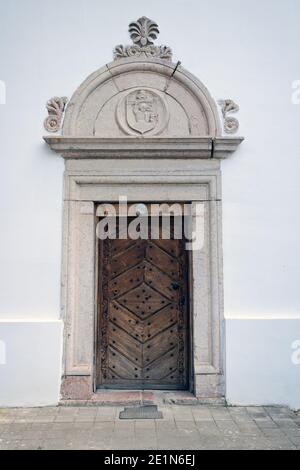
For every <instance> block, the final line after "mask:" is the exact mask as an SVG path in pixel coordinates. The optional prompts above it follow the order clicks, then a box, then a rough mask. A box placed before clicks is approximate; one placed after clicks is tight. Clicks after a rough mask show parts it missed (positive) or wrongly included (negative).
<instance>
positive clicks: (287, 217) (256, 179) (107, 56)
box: [0, 0, 300, 404]
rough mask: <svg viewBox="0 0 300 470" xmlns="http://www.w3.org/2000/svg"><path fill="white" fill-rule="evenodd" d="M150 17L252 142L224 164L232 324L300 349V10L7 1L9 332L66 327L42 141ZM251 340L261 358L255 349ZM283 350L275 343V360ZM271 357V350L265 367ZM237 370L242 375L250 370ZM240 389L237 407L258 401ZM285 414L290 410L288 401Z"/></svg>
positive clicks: (3, 261) (54, 175)
mask: <svg viewBox="0 0 300 470" xmlns="http://www.w3.org/2000/svg"><path fill="white" fill-rule="evenodd" d="M141 15H147V16H149V17H152V18H154V19H155V20H156V21H157V22H158V23H159V25H160V29H161V35H160V38H159V43H166V44H169V45H170V46H172V48H173V49H174V60H181V61H182V63H183V66H184V67H185V68H187V69H188V70H190V71H191V72H192V73H194V74H195V75H197V76H198V77H199V78H200V79H201V80H202V81H203V82H204V83H205V84H206V85H207V86H208V88H209V89H210V91H211V93H212V94H213V95H214V97H215V98H216V99H218V98H227V97H228V98H233V99H234V100H235V101H237V102H238V103H239V105H240V107H241V111H240V113H239V119H240V122H241V134H243V135H245V136H246V141H245V142H244V144H243V145H242V146H241V148H240V149H239V151H238V152H237V154H236V155H235V156H233V157H232V158H231V159H230V160H227V161H225V162H224V163H223V197H224V211H223V215H224V219H223V237H224V282H225V314H226V315H227V316H228V317H230V318H231V317H234V318H240V319H243V318H247V319H251V318H253V321H255V318H261V317H263V318H266V320H265V321H266V324H267V325H270V327H269V328H270V331H272V329H273V328H276V327H275V326H274V324H273V323H274V320H273V317H274V315H275V316H279V317H280V318H282V322H283V323H284V324H285V325H286V328H288V329H289V328H290V329H291V330H289V331H291V336H294V337H295V339H297V338H298V337H300V327H299V320H298V321H295V323H293V325H292V324H291V323H290V322H289V321H288V320H286V322H285V320H284V319H285V318H288V317H290V316H295V315H299V313H300V308H299V303H300V302H299V293H298V292H299V288H298V282H299V281H298V280H299V271H300V269H299V259H300V253H299V251H300V249H299V242H298V240H299V234H300V222H299V216H298V213H299V209H298V201H299V192H300V191H299V182H298V178H299V177H298V175H299V170H300V158H299V157H300V155H299V153H300V145H299V139H298V135H299V122H300V105H295V104H292V101H291V95H292V82H293V81H294V80H297V79H298V80H300V63H299V60H298V57H299V51H298V44H299V20H300V2H299V1H298V0H251V1H242V0H227V1H226V2H224V1H223V0H209V1H208V0H202V1H199V0H165V1H164V2H161V1H159V0H152V1H151V2H148V3H147V4H141V2H139V1H138V0H130V1H128V2H125V3H124V1H122V0H111V1H110V2H106V1H104V0H103V1H101V0H52V2H41V1H40V0H26V2H25V1H24V0H11V1H10V2H7V1H5V0H0V63H1V69H0V80H1V81H2V82H1V87H0V89H1V90H2V89H3V82H4V84H5V86H6V104H5V105H4V104H0V137H1V138H0V151H1V152H0V154H1V176H2V178H1V185H0V208H1V231H0V240H1V244H0V285H1V296H0V318H1V319H2V321H3V322H4V323H5V321H9V322H10V321H12V320H13V321H15V322H17V321H18V320H19V321H20V322H23V321H26V322H28V321H29V322H31V323H30V325H32V332H31V333H28V334H29V335H32V334H33V331H34V328H35V327H34V324H35V322H36V321H44V322H45V325H46V324H48V323H47V322H52V321H55V320H58V319H59V295H60V292H59V289H60V288H59V286H60V257H61V199H62V198H61V196H62V173H63V162H62V160H61V159H60V158H59V157H58V156H56V155H55V154H53V153H51V152H50V151H49V150H48V149H47V148H46V145H45V144H43V143H42V140H41V135H42V134H43V133H44V132H45V131H44V130H43V126H42V123H43V119H44V118H45V116H46V112H45V102H46V100H47V99H48V98H49V97H51V96H53V95H60V96H64V95H66V96H69V97H70V96H71V94H72V93H73V91H74V90H75V89H76V88H77V86H78V85H79V84H80V83H81V82H82V81H83V80H84V79H85V78H86V76H87V75H88V74H90V73H91V72H92V71H94V70H96V69H97V68H99V67H100V66H102V65H103V64H105V63H106V62H108V61H110V60H111V58H112V48H113V46H114V45H116V44H120V43H127V42H128V34H127V25H128V23H129V21H131V20H132V19H136V18H137V17H139V16H141ZM2 101H3V100H2V99H1V97H0V103H1V102H2ZM16 324H17V323H16ZM255 324H256V323H255ZM235 325H237V326H236V328H237V329H238V330H237V332H236V333H235V334H231V335H230V334H229V333H228V337H227V343H228V342H229V341H230V342H231V343H230V346H229V347H232V348H235V347H236V348H237V349H239V345H240V339H239V338H240V336H242V333H243V328H244V323H243V322H242V321H236V323H235ZM253 325H254V323H253ZM49 328H50V327H49ZM253 328H254V331H259V329H258V328H256V327H254V326H253ZM239 329H240V334H239ZM14 331H15V333H13V328H12V329H11V335H15V339H14V340H13V341H14V344H15V345H17V344H18V341H17V339H18V331H17V327H16V329H15V330H14ZM50 335H51V332H50V329H49V334H48V337H49V338H50ZM57 335H58V338H57V341H59V335H60V333H57ZM257 335H258V333H257ZM46 337H47V334H46ZM0 340H1V338H0ZM244 340H245V342H246V344H248V346H249V347H250V346H251V348H253V349H254V345H255V341H256V339H255V337H254V338H249V336H245V337H244ZM250 340H251V341H250ZM257 341H259V335H258V336H257ZM274 344H275V343H274ZM277 346H278V347H277ZM16 347H17V346H16ZM285 348H288V349H289V346H287V345H286V342H285V340H284V339H283V338H282V339H280V338H278V343H276V348H275V349H276V351H277V350H278V351H283V350H284V351H285V354H287V349H285ZM268 351H269V350H268V345H267V344H266V345H265V350H264V349H263V348H262V355H267V354H268ZM227 353H228V356H227V367H228V370H230V367H231V365H233V361H234V357H233V356H232V355H231V354H230V351H227ZM16 354H22V352H21V351H19V352H18V350H16ZM45 354H46V353H45ZM260 357H261V356H260ZM47 360H48V361H49V360H50V356H48V358H47ZM234 364H235V367H236V372H237V375H239V374H238V370H239V368H241V367H242V361H240V362H237V361H236V360H235V362H234ZM280 364H281V366H280V367H283V370H282V374H286V373H288V374H290V372H286V371H285V369H284V365H283V363H282V362H280ZM35 367H36V369H35V372H34V370H33V369H32V373H35V374H36V376H37V374H38V371H39V367H40V366H38V365H37V364H36V366H35ZM273 370H274V369H273ZM274 373H275V372H274ZM298 374H299V372H298ZM57 375H59V369H58V368H57ZM274 377H275V376H274ZM228 380H229V379H228ZM232 383H234V384H236V385H235V387H236V391H237V392H236V394H232V395H231V396H234V397H235V400H236V401H237V402H239V401H243V400H245V399H246V397H248V398H247V399H249V400H250V401H251V396H250V397H249V395H245V394H244V392H243V389H241V388H240V387H238V384H237V383H236V381H233V382H232ZM12 388H13V382H11V389H12ZM254 388H255V387H254V386H253V390H254ZM251 389H252V388H251V384H250V383H249V390H250V393H251ZM231 390H232V387H231ZM266 390H267V391H268V397H269V399H268V401H269V402H271V401H274V400H276V399H277V397H278V394H277V392H276V390H275V389H274V387H271V388H270V387H269V388H266ZM253 393H254V392H253ZM255 396H256V395H255ZM261 396H263V395H261ZM253 397H254V395H253ZM286 402H287V403H291V404H292V403H293V398H292V394H290V392H288V393H287V398H286Z"/></svg>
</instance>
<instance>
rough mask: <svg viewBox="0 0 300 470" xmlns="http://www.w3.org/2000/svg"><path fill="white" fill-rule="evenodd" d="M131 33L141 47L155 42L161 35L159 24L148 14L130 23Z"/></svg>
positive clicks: (134, 40)
mask: <svg viewBox="0 0 300 470" xmlns="http://www.w3.org/2000/svg"><path fill="white" fill-rule="evenodd" d="M129 34H130V37H131V39H132V42H133V43H134V44H138V45H139V46H141V47H145V46H148V45H149V44H153V41H155V39H157V36H158V35H159V29H158V24H156V23H155V22H154V21H152V20H150V19H149V18H147V17H146V16H142V18H139V19H138V20H137V21H134V22H133V23H130V25H129Z"/></svg>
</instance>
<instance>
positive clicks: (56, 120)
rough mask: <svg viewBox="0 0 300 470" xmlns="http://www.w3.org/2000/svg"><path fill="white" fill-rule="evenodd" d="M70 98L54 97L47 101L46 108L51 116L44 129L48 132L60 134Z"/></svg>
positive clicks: (46, 120) (47, 119)
mask: <svg viewBox="0 0 300 470" xmlns="http://www.w3.org/2000/svg"><path fill="white" fill-rule="evenodd" d="M67 101H68V98H66V97H65V96H63V97H62V98H60V97H58V96H54V97H53V98H51V99H50V100H49V101H47V104H46V108H47V110H48V113H49V116H48V117H47V118H46V119H45V121H44V127H45V129H46V131H48V132H58V131H59V129H60V126H61V121H62V117H63V114H64V111H65V107H66V104H67Z"/></svg>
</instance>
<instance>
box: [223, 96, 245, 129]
mask: <svg viewBox="0 0 300 470" xmlns="http://www.w3.org/2000/svg"><path fill="white" fill-rule="evenodd" d="M218 103H219V105H220V106H221V110H222V115H223V122H224V131H225V132H226V134H235V133H236V132H237V131H238V130H239V126H240V124H239V121H238V120H237V119H236V118H234V117H232V116H228V114H230V113H236V112H238V111H239V109H240V108H239V106H238V105H237V104H236V103H235V102H234V101H233V100H220V101H219V102H218Z"/></svg>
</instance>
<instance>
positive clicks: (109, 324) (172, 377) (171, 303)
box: [97, 239, 188, 389]
mask: <svg viewBox="0 0 300 470" xmlns="http://www.w3.org/2000/svg"><path fill="white" fill-rule="evenodd" d="M99 258H100V263H99V264H100V268H99V279H100V281H99V284H100V286H99V322H98V346H97V348H98V367H97V386H98V387H100V388H101V387H102V388H123V389H124V388H127V389H130V388H131V389H132V388H134V389H185V388H187V385H188V384H187V375H188V368H187V363H188V361H187V356H188V347H187V323H188V322H187V304H188V302H187V256H186V252H185V250H184V240H173V239H171V240H162V239H160V240H105V241H102V242H100V253H99Z"/></svg>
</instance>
